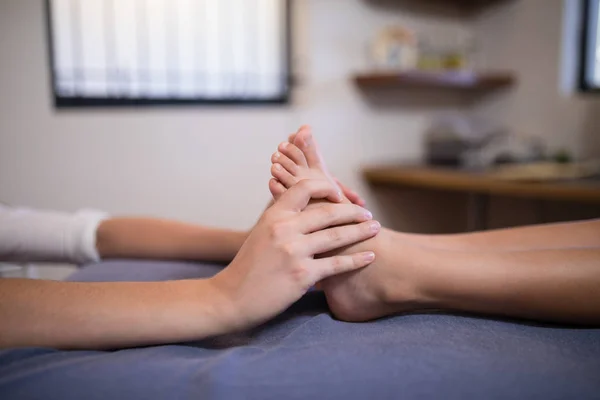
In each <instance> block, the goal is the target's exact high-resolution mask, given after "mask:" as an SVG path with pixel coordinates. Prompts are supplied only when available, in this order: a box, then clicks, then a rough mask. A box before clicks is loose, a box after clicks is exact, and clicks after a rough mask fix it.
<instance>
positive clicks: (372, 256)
mask: <svg viewBox="0 0 600 400" xmlns="http://www.w3.org/2000/svg"><path fill="white" fill-rule="evenodd" d="M363 259H364V260H365V261H367V262H371V261H373V260H375V253H373V252H372V251H369V252H367V253H365V255H364V256H363Z"/></svg>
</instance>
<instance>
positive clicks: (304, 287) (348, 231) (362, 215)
mask: <svg viewBox="0 0 600 400" xmlns="http://www.w3.org/2000/svg"><path fill="white" fill-rule="evenodd" d="M323 198H328V199H330V200H337V201H338V202H339V201H340V200H341V198H340V195H339V193H338V192H336V189H335V188H334V187H333V186H332V185H331V183H330V182H328V181H326V180H304V181H302V182H300V183H298V184H297V185H296V186H294V187H292V188H291V189H289V190H288V191H287V192H286V193H285V194H283V196H282V197H281V198H280V199H279V200H278V201H277V202H276V203H275V204H274V205H273V206H272V207H270V208H269V209H268V210H266V211H265V213H264V214H263V215H262V217H261V218H260V220H259V221H258V223H257V224H256V226H255V228H254V229H253V230H252V232H251V233H250V235H249V236H248V239H247V240H246V241H245V243H244V244H243V245H242V248H241V249H240V251H239V252H238V254H237V256H236V257H235V259H234V260H233V261H232V262H231V264H230V265H229V266H228V267H227V268H225V269H224V270H223V271H221V272H220V273H219V274H217V275H216V276H215V277H214V278H212V281H213V284H214V285H215V287H216V288H217V292H218V293H220V294H221V295H222V299H224V300H223V301H224V304H226V307H224V308H223V309H222V310H221V312H223V313H224V314H225V315H224V317H225V318H226V319H227V320H228V324H233V326H229V328H230V329H232V330H240V329H246V328H249V327H252V326H255V325H258V324H261V323H263V322H266V321H267V320H269V319H271V318H273V317H275V316H277V315H278V314H280V313H281V312H282V311H284V310H285V309H286V308H288V307H289V306H290V305H292V303H294V302H295V301H297V300H298V299H300V297H302V296H303V295H304V294H305V293H306V292H307V291H308V289H309V288H310V287H311V286H313V285H314V284H315V283H316V282H318V281H320V280H322V279H325V278H327V277H329V276H332V275H337V274H340V273H344V272H348V271H353V270H356V269H359V268H363V267H365V266H367V265H369V264H370V263H372V262H373V260H374V259H375V254H374V253H373V252H369V251H367V252H362V253H356V254H351V255H345V256H332V257H325V258H320V259H315V258H314V256H315V255H316V254H322V253H326V252H328V251H331V250H335V249H338V248H341V247H345V246H348V245H352V244H354V243H357V242H360V241H363V240H366V239H369V238H371V237H373V236H375V235H376V234H377V233H378V232H379V230H380V228H381V226H380V224H379V223H378V222H376V221H372V220H371V219H372V216H371V213H369V212H368V211H367V210H365V209H364V208H362V207H360V206H357V205H354V204H334V203H324V204H322V205H321V206H319V207H310V209H308V210H305V208H306V207H307V205H308V204H309V202H310V200H311V199H323ZM347 224H349V225H347Z"/></svg>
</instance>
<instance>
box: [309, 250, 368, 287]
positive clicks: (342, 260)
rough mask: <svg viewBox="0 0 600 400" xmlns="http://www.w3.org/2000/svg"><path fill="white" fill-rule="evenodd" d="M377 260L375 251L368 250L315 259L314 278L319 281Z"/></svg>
mask: <svg viewBox="0 0 600 400" xmlns="http://www.w3.org/2000/svg"><path fill="white" fill-rule="evenodd" d="M373 261H375V253H373V252H372V251H366V252H362V253H355V254H351V255H347V256H332V257H327V258H321V259H319V260H314V266H313V268H311V271H312V273H314V274H315V275H313V277H312V278H313V280H314V281H315V282H319V281H321V280H323V279H325V278H329V277H330V276H333V275H338V274H343V273H345V272H351V271H355V270H357V269H360V268H364V267H366V266H367V265H369V264H371V263H372V262H373Z"/></svg>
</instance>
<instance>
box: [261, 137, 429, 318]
mask: <svg viewBox="0 0 600 400" xmlns="http://www.w3.org/2000/svg"><path fill="white" fill-rule="evenodd" d="M271 161H272V162H273V166H272V168H271V172H272V175H273V177H274V178H275V179H274V180H272V181H271V182H270V184H269V187H270V189H271V192H272V194H273V196H274V197H275V198H276V199H277V198H278V197H279V196H281V194H283V192H285V190H287V189H288V188H290V187H292V186H293V185H295V184H296V183H298V182H299V181H301V180H302V179H327V180H329V181H330V182H332V184H335V182H334V179H333V177H332V176H331V175H330V174H329V172H328V171H327V168H326V166H325V162H324V160H323V158H322V156H321V154H320V152H319V149H318V146H317V143H316V141H315V139H314V137H313V136H312V134H311V132H310V129H307V128H302V129H301V130H300V131H299V132H298V134H297V135H296V137H295V138H294V144H291V143H287V142H286V143H282V144H281V145H280V146H279V151H278V152H276V153H275V154H273V157H272V158H271ZM344 201H345V202H349V201H348V199H347V198H344ZM398 235H399V234H397V233H395V232H392V231H390V230H387V229H383V230H382V231H381V232H380V233H379V234H378V235H377V236H376V237H374V238H372V239H369V240H366V241H364V242H361V243H358V244H356V245H353V246H350V247H348V248H345V249H341V250H339V253H340V254H346V253H354V252H357V251H363V250H365V249H369V250H372V251H374V252H375V255H376V259H375V262H373V263H372V264H371V265H370V266H368V267H366V268H363V269H361V270H359V271H355V272H352V273H346V274H341V275H338V276H335V277H332V278H329V279H326V280H324V281H322V282H321V284H320V287H321V288H322V289H323V290H324V291H325V295H326V296H327V302H328V304H329V307H330V308H331V311H332V313H333V314H334V315H335V316H336V317H337V318H339V319H341V320H345V321H356V322H358V321H368V320H372V319H376V318H380V317H383V316H385V315H389V314H393V313H397V312H402V311H409V310H413V309H415V308H418V307H419V306H420V303H421V298H422V297H423V296H422V295H421V293H420V292H419V290H418V285H417V281H418V279H417V277H416V275H420V274H419V273H418V266H412V267H411V266H409V265H402V264H401V263H402V261H401V260H410V259H411V257H410V255H409V254H407V253H408V252H411V251H412V252H414V251H417V250H418V248H416V247H414V246H412V247H411V246H408V245H402V244H401V243H400V244H401V245H400V246H399V245H398V241H399V239H400V242H401V238H400V237H399V236H398ZM405 264H408V263H405ZM411 274H412V275H415V276H411Z"/></svg>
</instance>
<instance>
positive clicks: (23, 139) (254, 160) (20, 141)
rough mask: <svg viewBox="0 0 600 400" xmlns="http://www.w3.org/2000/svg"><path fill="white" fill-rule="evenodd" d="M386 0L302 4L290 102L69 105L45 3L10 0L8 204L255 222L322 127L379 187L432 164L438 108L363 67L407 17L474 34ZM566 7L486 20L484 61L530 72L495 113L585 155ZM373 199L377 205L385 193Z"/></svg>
mask: <svg viewBox="0 0 600 400" xmlns="http://www.w3.org/2000/svg"><path fill="white" fill-rule="evenodd" d="M566 1H571V0H566ZM373 3H377V2H373V1H366V0H296V1H295V4H296V7H297V10H296V20H297V21H296V31H295V40H296V42H297V43H296V57H295V58H296V61H297V68H298V69H299V71H300V85H299V87H298V89H297V90H296V93H295V96H294V97H295V98H294V101H293V104H292V105H290V106H288V107H279V108H277V107H261V108H203V107H185V108H158V109H155V108H153V109H100V110H69V111H59V112H57V111H55V110H54V109H53V108H52V106H51V103H50V93H49V82H48V65H47V64H48V63H47V59H46V37H45V28H44V15H43V6H42V5H43V2H42V0H2V1H0V88H1V90H2V93H1V94H0V199H1V200H3V201H5V202H10V203H14V204H23V205H29V206H35V207H43V208H53V209H60V210H75V209H77V208H79V207H84V206H85V207H97V208H100V209H104V210H107V211H109V212H111V213H114V214H149V215H156V216H163V217H172V218H178V219H182V220H187V221H192V222H197V223H203V224H209V225H217V226H224V227H232V228H247V227H249V226H250V225H251V224H252V223H253V222H254V221H255V219H256V217H257V215H258V214H259V213H260V211H261V210H262V208H263V207H264V205H265V203H266V202H267V200H268V190H267V180H268V178H269V156H270V154H271V153H272V152H273V151H274V149H275V147H276V145H277V144H278V142H279V141H281V140H283V139H284V138H285V137H286V135H287V134H288V133H290V132H292V131H294V130H295V129H296V128H297V127H298V126H299V125H300V124H303V123H309V124H311V125H313V127H314V130H315V132H316V134H317V136H318V139H319V140H320V142H321V143H322V147H323V150H324V153H325V155H326V157H327V159H328V160H329V164H330V167H331V170H332V171H333V172H334V173H335V174H337V175H338V177H339V178H340V179H342V180H343V181H346V182H347V183H348V184H350V185H351V186H354V187H357V188H358V189H359V190H361V191H363V192H365V193H366V194H367V195H368V194H369V193H368V188H367V187H365V185H364V184H363V183H362V182H361V179H360V174H359V169H360V166H361V165H362V164H365V163H372V162H379V161H382V160H389V159H393V160H398V161H409V160H415V159H419V158H420V155H421V151H422V149H421V146H420V143H421V134H422V131H423V129H424V128H425V126H426V124H427V121H428V120H429V117H430V115H431V114H430V112H431V111H432V110H431V109H430V108H427V107H415V106H407V103H398V104H393V102H392V104H386V105H385V106H383V107H377V106H373V105H372V104H370V103H369V102H367V101H366V100H365V97H364V96H362V95H361V93H360V92H359V91H358V90H357V89H356V88H355V87H354V86H353V84H352V83H351V81H350V79H349V75H350V74H351V72H353V71H356V70H360V69H362V68H364V67H365V66H366V64H367V63H366V44H367V42H368V40H369V39H370V38H371V36H372V35H373V32H375V31H376V29H377V28H378V27H381V26H384V25H386V24H388V23H393V22H401V23H405V24H407V25H409V26H413V27H416V28H418V29H420V30H424V29H425V30H426V29H436V30H437V32H438V33H439V32H441V33H443V32H444V31H446V32H450V31H465V30H468V29H471V28H473V27H472V26H469V25H470V23H467V22H465V21H464V20H459V19H453V18H451V17H442V16H441V15H440V14H439V13H435V14H434V16H433V17H432V16H431V14H418V13H415V12H414V10H413V11H408V12H404V13H398V12H391V11H390V9H389V8H385V7H383V8H380V7H378V6H375V5H373ZM396 11H397V10H396ZM561 15H562V1H561V0H516V1H512V2H508V3H506V4H500V5H498V6H494V7H492V8H490V9H489V10H488V11H486V12H485V13H484V14H482V15H480V16H479V17H478V18H477V19H476V20H475V22H474V29H475V31H476V32H477V35H478V37H480V39H481V45H482V49H483V52H482V59H483V64H484V65H487V66H489V67H493V68H511V69H515V70H516V72H517V74H518V76H519V80H520V83H519V86H518V88H517V89H516V90H514V91H513V92H512V93H509V94H508V95H502V96H499V97H498V98H492V99H491V100H488V101H487V104H486V106H484V107H482V110H483V111H484V112H486V113H487V114H488V115H491V116H493V117H494V118H497V119H500V120H502V121H504V122H505V123H507V124H508V125H509V126H511V127H513V128H514V129H518V130H521V131H524V132H527V133H532V134H539V135H541V136H543V137H544V138H546V139H547V140H549V141H550V143H551V145H552V146H553V147H560V146H568V147H570V148H572V149H573V150H575V151H577V152H579V153H585V152H589V151H591V150H593V149H594V148H595V145H596V144H597V143H598V141H597V139H598V138H599V137H600V135H598V134H595V133H594V131H595V127H597V126H600V124H598V122H597V121H598V118H597V117H594V113H595V112H596V114H597V115H600V113H597V111H600V110H599V107H598V101H596V100H589V99H587V100H584V99H581V98H574V97H567V96H563V95H561V94H560V93H559V89H558V87H559V84H558V82H559V65H560V62H559V59H560V43H561V42H560V39H561V37H560V36H561V35H560V33H561V18H562V16H561ZM371 200H372V199H371ZM458 202H462V200H461V199H457V201H456V202H455V203H456V204H458ZM397 204H399V203H396V208H395V209H394V210H395V212H397V215H396V219H397V218H398V217H399V218H400V219H403V218H405V219H406V221H408V222H407V223H406V224H405V225H404V226H405V227H409V228H410V223H413V221H414V220H411V217H412V218H414V216H411V214H412V213H411V211H410V210H406V208H403V207H404V206H398V205H397ZM389 206H390V205H389V203H388V204H387V206H386V207H389ZM444 206H448V202H447V201H446V200H445V202H444ZM370 207H371V208H372V209H373V211H375V212H376V213H377V211H378V209H377V202H376V201H371V202H370ZM391 209H393V208H391ZM440 213H441V211H440ZM447 214H448V213H445V214H443V216H444V217H446V218H447V217H448V215H447ZM440 215H442V214H440ZM430 218H435V217H432V216H431V215H430ZM456 218H460V215H457V216H456ZM383 222H384V223H386V222H387V221H386V220H385V218H384V221H383ZM419 223H420V225H421V226H422V223H421V222H419ZM396 226H397V225H396ZM423 229H427V227H426V228H423Z"/></svg>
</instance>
